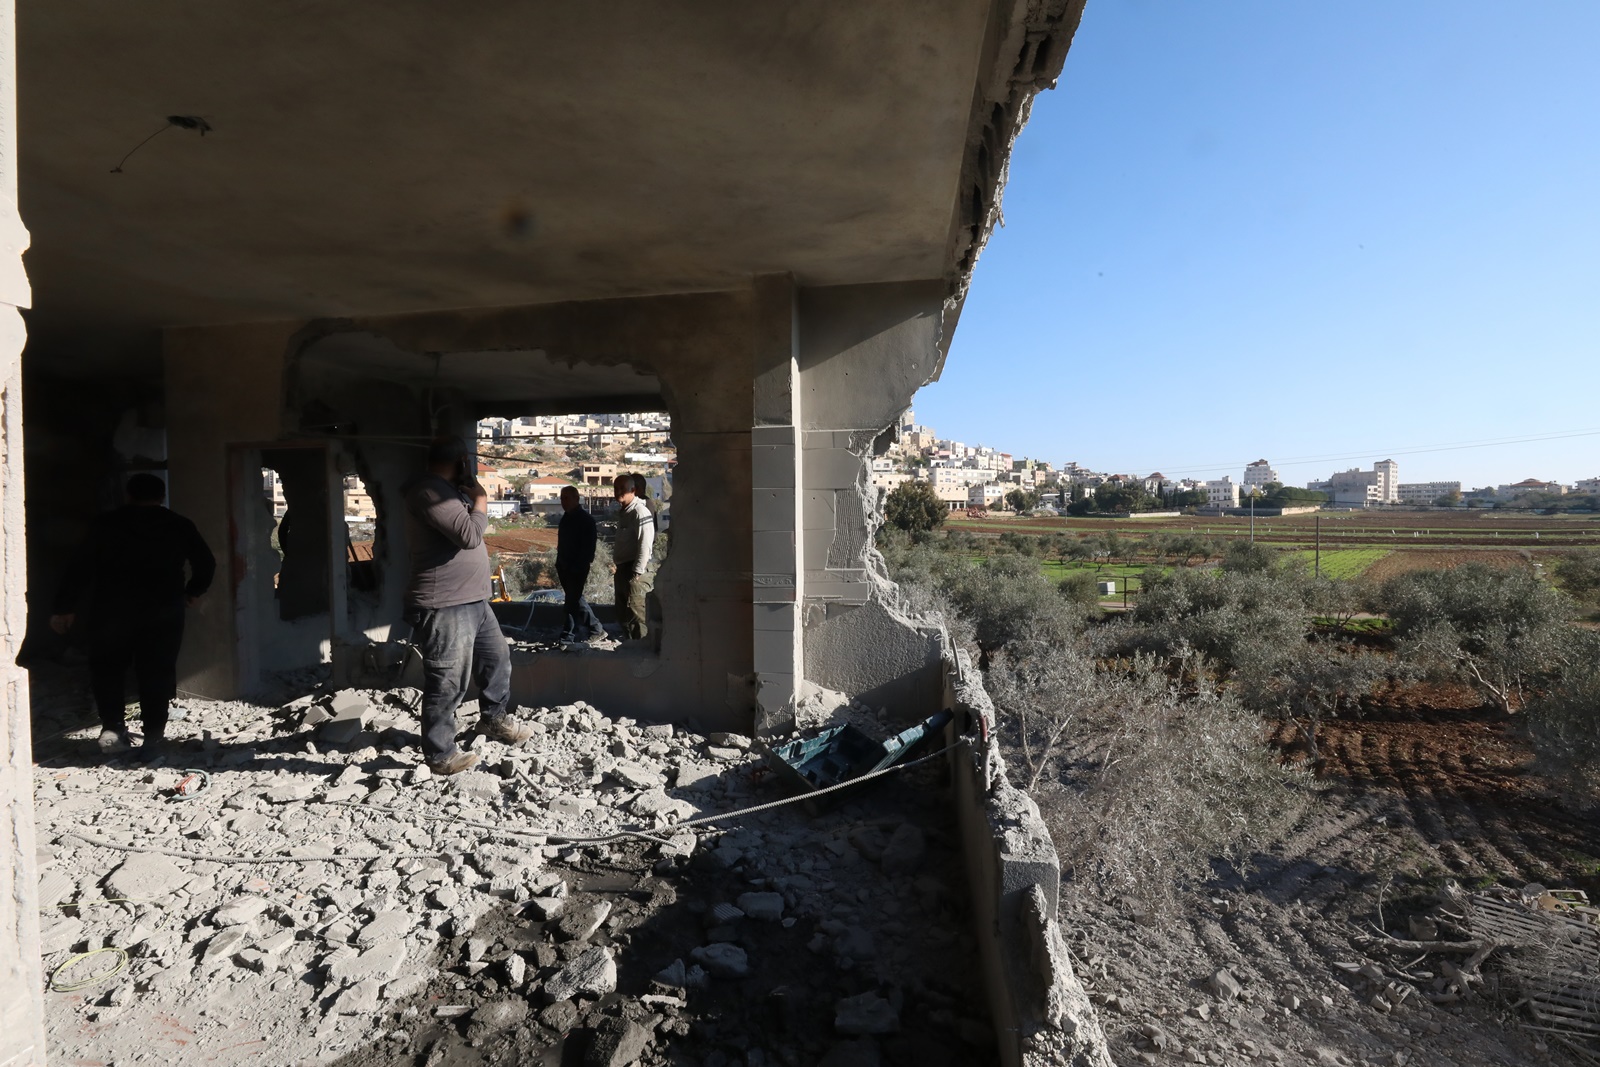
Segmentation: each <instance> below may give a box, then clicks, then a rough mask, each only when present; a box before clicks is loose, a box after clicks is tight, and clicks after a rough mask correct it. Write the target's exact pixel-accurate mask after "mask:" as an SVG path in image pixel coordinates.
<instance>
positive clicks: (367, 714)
mask: <svg viewBox="0 0 1600 1067" xmlns="http://www.w3.org/2000/svg"><path fill="white" fill-rule="evenodd" d="M415 696H416V694H415V692H414V691H408V690H398V691H391V692H388V693H383V692H365V691H361V692H356V691H345V692H341V693H338V694H334V695H333V696H332V697H331V698H324V699H322V700H318V701H312V700H309V699H302V700H300V701H296V702H294V703H292V704H290V705H288V706H286V707H284V708H281V709H269V708H260V707H256V706H252V705H249V704H243V703H223V702H205V701H194V700H190V701H185V702H183V703H182V705H181V706H180V707H179V714H180V715H181V716H182V720H180V721H178V722H176V723H175V724H174V730H173V732H174V733H176V734H178V735H179V736H180V737H181V736H182V734H183V733H184V732H185V731H200V736H199V737H197V738H193V739H191V740H189V741H187V742H185V743H183V744H182V745H181V746H180V747H179V748H178V750H177V751H175V752H174V753H173V755H172V756H171V757H170V758H169V761H168V762H169V763H170V764H171V765H170V766H160V767H156V768H154V769H151V768H146V767H142V766H137V765H133V764H128V763H120V762H113V763H111V764H106V765H102V764H100V763H99V762H98V761H97V760H96V759H94V758H91V757H88V756H85V755H63V756H55V757H50V758H46V759H44V760H43V762H42V763H41V765H40V766H38V767H37V768H36V772H35V773H36V799H37V805H38V811H39V819H40V845H41V848H40V864H41V880H42V885H41V891H42V901H41V903H42V905H43V908H44V952H45V967H46V973H50V972H51V971H52V970H54V969H55V968H58V967H60V966H61V965H62V964H64V963H67V964H69V965H68V966H67V967H66V968H65V969H63V970H62V971H61V972H60V973H59V974H57V976H56V978H55V986H56V989H54V990H52V991H50V992H48V994H47V1004H48V1026H49V1030H50V1034H49V1036H50V1039H51V1041H52V1044H53V1047H54V1048H55V1049H56V1050H58V1054H59V1055H61V1056H62V1057H63V1059H64V1060H67V1059H76V1058H79V1057H96V1056H98V1057H101V1058H102V1059H103V1060H104V1062H107V1063H116V1064H119V1065H120V1064H124V1063H155V1062H168V1061H169V1059H170V1058H172V1057H174V1056H177V1057H179V1058H180V1059H181V1060H183V1061H188V1060H190V1059H191V1058H192V1059H195V1060H198V1059H201V1058H203V1059H204V1060H205V1061H206V1062H208V1063H219V1064H231V1063H247V1062H248V1063H259V1062H267V1061H268V1060H270V1061H271V1062H281V1063H295V1064H298V1063H332V1062H340V1063H352V1064H356V1063H361V1064H365V1063H371V1064H378V1063H412V1062H415V1063H419V1064H420V1063H426V1064H430V1065H436V1064H438V1063H441V1062H450V1063H458V1062H480V1060H477V1059H472V1058H470V1057H471V1056H473V1055H480V1056H483V1057H486V1058H484V1059H482V1060H481V1062H500V1060H499V1059H496V1058H494V1057H493V1056H491V1053H493V1054H494V1055H496V1056H512V1057H513V1058H522V1057H525V1056H528V1057H535V1058H536V1057H537V1055H538V1054H539V1053H540V1050H541V1049H548V1048H549V1047H550V1046H552V1045H556V1044H559V1043H561V1042H563V1041H566V1040H571V1039H573V1038H574V1036H575V1035H576V1038H577V1039H579V1040H581V1042H582V1043H583V1048H584V1049H585V1050H586V1051H584V1052H583V1053H582V1055H583V1062H585V1063H592V1064H603V1065H606V1067H624V1065H627V1064H634V1063H639V1064H666V1063H695V1064H703V1065H705V1067H733V1065H736V1064H737V1065H747V1067H757V1065H765V1064H779V1063H782V1064H806V1065H808V1067H809V1065H810V1064H815V1063H818V1062H822V1063H827V1064H831V1065H833V1067H845V1065H855V1064H877V1063H902V1062H918V1063H935V1064H937V1063H950V1064H957V1063H962V1064H965V1063H986V1062H990V1061H991V1059H992V1056H993V1051H992V1050H993V1034H992V1033H991V1032H990V1031H989V1028H988V1026H987V1025H986V1023H985V1021H984V1017H985V1013H984V1011H983V1008H982V1007H981V1005H982V994H981V991H979V990H977V989H976V988H969V986H970V985H971V984H972V983H973V982H975V978H974V977H973V975H974V973H975V970H976V968H975V966H973V965H972V964H971V962H970V957H971V956H972V952H973V945H972V940H971V937H970V935H967V934H965V933H964V932H957V931H964V929H965V919H963V918H962V917H961V915H960V912H961V903H960V896H961V894H960V893H959V891H958V890H957V889H956V887H957V886H958V885H959V879H960V875H959V873H958V872H959V860H958V857H957V855H956V849H955V845H954V842H953V841H952V840H950V839H949V838H948V837H947V836H946V835H945V834H944V833H943V832H942V830H941V829H940V828H941V827H942V825H943V824H944V822H946V821H947V820H946V819H945V817H944V815H943V814H942V813H940V812H939V811H937V810H935V808H934V805H935V804H936V803H937V800H938V797H939V793H938V790H937V788H936V787H934V786H931V785H930V786H927V787H925V788H912V787H910V786H903V787H899V789H900V791H899V792H896V793H891V792H890V791H887V790H886V791H885V792H884V793H883V794H882V795H881V796H880V795H879V794H877V793H876V791H875V794H874V799H873V800H872V801H871V802H870V803H862V804H846V806H844V807H842V808H840V809H838V810H837V811H835V812H832V813H828V814H824V815H822V816H820V817H817V818H811V817H808V815H807V814H806V813H805V811H804V810H803V809H802V808H801V807H799V806H789V807H784V808H780V809H776V810H774V811H770V812H765V813H761V814H757V815H752V816H749V817H744V818H741V819H740V820H738V821H736V822H732V823H729V824H727V825H726V827H725V828H711V827H704V828H701V829H700V830H699V831H695V830H688V829H677V830H675V829H674V826H675V824H676V823H678V822H681V821H683V820H685V819H688V818H692V817H694V816H696V815H698V814H702V813H708V812H721V811H727V810H730V809H734V808H742V807H746V806H749V805H752V804H756V803H760V802H763V801H766V800H770V799H773V798H775V797H776V796H778V795H779V793H778V791H777V790H776V788H775V787H774V786H773V785H772V783H771V782H770V781H769V780H768V777H769V776H768V775H767V774H766V772H765V769H764V767H763V766H762V764H761V762H760V760H759V759H758V757H757V756H756V755H755V754H754V753H753V752H752V743H751V741H750V740H749V739H748V738H745V737H741V736H739V735H736V734H726V733H712V734H710V735H708V736H700V735H697V734H693V733H687V732H684V731H683V730H681V729H675V728H674V727H672V726H669V725H665V724H659V725H644V724H640V723H636V722H634V721H631V720H629V719H626V718H615V719H613V718H608V717H606V716H605V715H603V714H601V713H600V712H599V711H598V710H596V709H594V708H592V707H590V706H587V705H585V704H583V703H576V704H571V705H564V706H561V707H554V708H540V709H533V710H530V711H524V712H522V713H521V714H523V715H524V717H525V718H526V719H527V720H528V721H530V722H532V723H534V724H535V729H536V736H535V738H534V739H533V741H532V742H531V743H529V744H528V745H527V746H525V747H523V748H508V747H506V746H503V745H500V744H498V743H495V742H492V741H489V740H487V739H486V738H484V737H482V736H481V735H479V736H475V737H474V738H473V739H472V741H471V746H470V747H472V748H473V749H474V750H476V751H477V752H479V754H480V756H481V757H482V761H481V763H480V765H479V769H475V770H472V771H469V772H466V773H464V774H461V775H458V776H455V777H452V778H447V779H441V778H438V777H435V776H432V775H430V774H429V772H428V770H427V768H426V767H425V766H424V765H422V763H421V761H420V757H419V756H418V754H417V751H416V747H415V738H416V733H417V730H418V726H419V724H418V721H417V719H416V716H415V715H414V714H413V713H412V712H411V711H410V710H409V709H410V708H411V707H412V706H413V705H414V703H415ZM470 718H471V716H470V709H469V713H468V714H467V715H466V716H464V721H470ZM222 739H226V740H222ZM72 751H73V752H74V753H79V752H84V753H86V752H87V746H86V745H85V746H83V747H82V748H81V749H73V750H72ZM189 768H196V769H201V770H204V771H205V772H206V773H207V774H208V775H209V785H208V786H207V787H206V788H204V789H203V790H202V791H201V792H200V793H199V794H198V795H196V796H194V797H193V798H191V799H178V798H177V797H176V796H175V792H174V791H175V787H176V786H177V784H178V782H179V780H180V779H181V778H182V777H183V775H184V774H185V772H186V770H187V769H189ZM929 770H930V771H931V770H932V769H931V768H929ZM894 798H898V800H896V801H895V802H894V803H890V800H893V799H894ZM624 827H630V828H642V829H643V830H644V831H645V833H647V834H648V837H641V836H623V837H618V838H616V839H613V840H610V841H594V840H592V839H602V838H607V837H609V836H610V835H614V834H617V833H618V832H619V831H620V830H621V829H623V828H624ZM576 839H591V840H590V842H589V843H587V844H586V843H583V842H582V841H581V840H576ZM97 842H98V843H97ZM112 843H114V844H119V845H127V846H133V847H137V848H144V849H154V850H164V851H165V852H168V853H183V854H184V855H181V856H179V855H170V854H162V851H155V852H129V851H123V850H118V849H113V848H110V847H107V845H109V844H112ZM286 856H289V857H297V858H299V860H301V861H296V862H257V860H259V859H270V858H274V857H286ZM241 857H242V858H248V859H249V860H250V861H251V862H236V861H235V860H236V859H237V858H241ZM313 857H349V858H348V859H344V860H339V859H334V860H326V859H315V858H313ZM104 948H114V949H118V950H121V951H122V952H125V953H126V954H127V961H126V967H125V969H123V970H122V971H121V972H120V973H117V974H115V975H113V976H112V977H110V978H107V979H106V980H104V981H102V982H98V983H91V984H90V985H88V986H87V987H86V988H84V989H82V990H80V991H70V992H68V991H56V990H59V989H62V988H63V987H67V986H70V985H72V984H74V982H75V981H77V980H81V979H84V978H92V977H93V976H94V975H95V974H98V973H101V972H103V971H105V970H109V969H111V966H113V965H114V964H115V963H117V962H118V961H119V960H120V957H119V956H118V955H117V954H116V953H114V952H103V953H100V954H98V955H96V956H92V957H89V958H87V959H80V960H76V961H75V962H73V958H74V957H75V956H77V955H80V954H83V953H90V952H94V951H95V950H98V949H104ZM963 959H966V960H967V961H968V962H966V963H965V964H962V963H960V962H959V961H961V960H963ZM953 961H954V962H953ZM496 1049H498V1050H500V1051H499V1052H498V1053H496V1052H495V1050H496ZM266 1050H270V1053H269V1052H267V1051H266ZM462 1056H467V1057H468V1058H466V1059H462V1058H461V1057H462ZM173 1061H174V1062H176V1061H177V1060H173ZM506 1062H511V1060H506Z"/></svg>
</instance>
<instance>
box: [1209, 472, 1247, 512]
mask: <svg viewBox="0 0 1600 1067" xmlns="http://www.w3.org/2000/svg"><path fill="white" fill-rule="evenodd" d="M1206 506H1207V507H1213V508H1236V507H1238V506H1239V483H1238V482H1236V481H1234V480H1233V479H1232V478H1227V477H1223V478H1216V479H1213V480H1212V481H1209V482H1207V483H1206Z"/></svg>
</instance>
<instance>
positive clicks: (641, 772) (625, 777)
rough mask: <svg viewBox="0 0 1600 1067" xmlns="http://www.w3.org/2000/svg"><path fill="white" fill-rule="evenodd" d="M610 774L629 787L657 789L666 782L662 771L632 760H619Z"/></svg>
mask: <svg viewBox="0 0 1600 1067" xmlns="http://www.w3.org/2000/svg"><path fill="white" fill-rule="evenodd" d="M610 774H611V776H612V777H613V778H615V779H616V780H617V781H619V782H621V783H622V784H623V785H625V786H627V787H628V788H629V789H657V788H660V787H661V786H663V785H665V784H666V779H665V778H664V777H662V775H661V774H660V772H658V771H656V770H654V769H652V768H650V767H647V766H645V765H644V764H642V763H635V762H633V761H632V760H618V761H617V765H616V766H615V767H612V768H611V771H610Z"/></svg>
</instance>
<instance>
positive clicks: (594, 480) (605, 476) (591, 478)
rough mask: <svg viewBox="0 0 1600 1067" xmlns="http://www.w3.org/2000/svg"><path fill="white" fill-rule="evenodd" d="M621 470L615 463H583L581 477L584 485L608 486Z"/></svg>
mask: <svg viewBox="0 0 1600 1067" xmlns="http://www.w3.org/2000/svg"><path fill="white" fill-rule="evenodd" d="M621 473H622V470H621V469H620V468H619V467H618V466H617V465H616V464H615V463H585V464H584V465H583V471H582V477H583V484H584V485H610V484H611V483H613V482H615V481H616V480H617V475H619V474H621Z"/></svg>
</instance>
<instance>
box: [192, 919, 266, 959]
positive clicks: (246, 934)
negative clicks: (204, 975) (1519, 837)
mask: <svg viewBox="0 0 1600 1067" xmlns="http://www.w3.org/2000/svg"><path fill="white" fill-rule="evenodd" d="M254 933H255V932H254V931H253V930H251V929H250V928H249V927H248V926H230V927H228V928H227V929H226V930H223V931H221V932H220V933H218V934H216V935H215V936H214V937H212V938H211V940H209V941H207V942H206V945H205V948H203V949H201V951H200V956H201V958H202V959H206V960H216V959H227V958H228V957H229V956H232V955H233V954H234V953H235V952H238V951H239V950H240V949H242V948H244V947H245V945H246V944H248V943H249V942H250V940H251V939H252V937H253V936H254Z"/></svg>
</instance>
